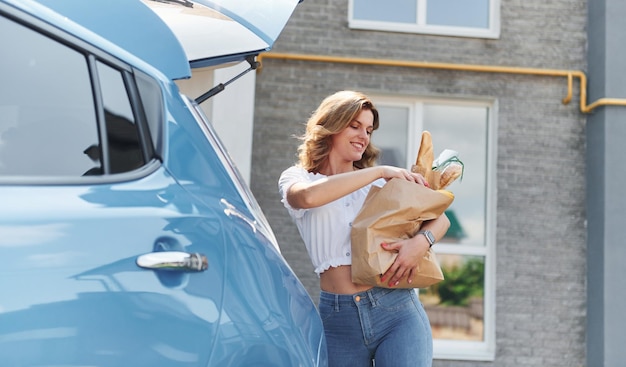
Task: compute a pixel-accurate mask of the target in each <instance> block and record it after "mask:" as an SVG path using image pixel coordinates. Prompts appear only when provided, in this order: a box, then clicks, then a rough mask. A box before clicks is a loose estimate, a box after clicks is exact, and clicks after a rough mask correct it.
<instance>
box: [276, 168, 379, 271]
mask: <svg viewBox="0 0 626 367" xmlns="http://www.w3.org/2000/svg"><path fill="white" fill-rule="evenodd" d="M326 177H327V176H326V175H323V174H320V173H311V172H308V171H307V170H305V169H304V168H302V167H300V166H292V167H290V168H288V169H286V170H285V171H284V172H283V173H282V174H281V176H280V179H279V180H278V188H279V192H280V195H281V197H282V202H283V204H284V205H285V208H287V210H288V211H289V215H290V216H291V218H292V219H293V220H294V222H295V223H296V226H297V227H298V231H299V232H300V236H301V237H302V240H303V241H304V244H305V246H306V249H307V251H308V253H309V256H310V258H311V262H312V263H313V266H314V267H315V272H316V273H317V274H321V273H323V272H324V271H325V270H327V269H328V268H330V267H336V266H341V265H351V264H352V255H351V245H350V230H351V226H352V221H353V220H354V218H356V216H357V214H358V213H359V210H361V207H362V206H363V202H364V201H365V198H366V197H367V194H368V192H369V190H370V188H371V186H372V185H374V184H375V185H377V186H382V185H384V183H385V180H383V179H380V180H377V181H374V182H373V183H371V184H369V185H366V186H364V187H362V188H360V189H358V190H356V191H354V192H352V193H350V194H348V195H346V196H344V197H342V198H339V199H337V200H335V201H333V202H330V203H328V204H326V205H322V206H319V207H316V208H310V209H295V208H292V207H291V206H290V205H289V203H288V202H287V191H288V190H289V188H290V187H291V185H293V184H295V183H297V182H305V183H310V182H314V181H316V180H320V179H323V178H326Z"/></svg>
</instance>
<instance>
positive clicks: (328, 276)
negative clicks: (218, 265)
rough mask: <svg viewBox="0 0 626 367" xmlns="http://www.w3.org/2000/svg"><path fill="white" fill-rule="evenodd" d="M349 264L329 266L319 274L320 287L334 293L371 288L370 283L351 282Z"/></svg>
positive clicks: (351, 292) (352, 292)
mask: <svg viewBox="0 0 626 367" xmlns="http://www.w3.org/2000/svg"><path fill="white" fill-rule="evenodd" d="M351 268H352V267H351V266H350V265H343V266H338V267H331V268H329V269H328V270H325V271H324V272H323V273H322V274H320V288H321V289H322V290H323V291H324V292H329V293H335V294H354V293H359V292H364V291H366V290H368V289H371V288H373V287H372V286H371V285H364V284H356V283H352V273H351Z"/></svg>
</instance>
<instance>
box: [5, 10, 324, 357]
mask: <svg viewBox="0 0 626 367" xmlns="http://www.w3.org/2000/svg"><path fill="white" fill-rule="evenodd" d="M297 3H298V0H271V1H270V0H268V1H259V2H255V1H249V0H221V1H220V0H214V1H209V0H197V1H196V0H194V1H193V2H191V1H187V0H170V1H168V0H160V1H154V0H143V1H140V0H89V1H85V0H40V1H32V0H0V50H1V56H0V259H2V267H0V365H2V366H7V367H11V366H115V367H119V366H152V367H154V366H220V367H221V366H290V367H291V366H325V365H326V345H325V340H324V337H323V330H322V323H321V320H320V318H319V314H318V313H317V310H316V308H315V305H314V303H313V302H312V300H311V298H310V297H309V295H308V294H307V292H306V290H305V288H304V287H303V286H302V284H301V283H300V281H299V280H298V279H297V278H296V276H295V275H294V273H293V271H292V270H291V269H290V267H289V266H288V264H287V263H286V262H285V260H284V258H283V257H282V255H281V253H280V249H279V247H278V244H277V243H276V239H275V237H274V235H273V233H272V230H271V228H270V226H269V225H268V223H267V220H266V219H265V217H264V216H263V213H262V211H261V209H260V208H259V206H258V204H257V202H256V200H255V199H254V197H253V195H252V194H251V192H250V191H249V188H248V187H247V185H246V183H245V182H244V180H242V179H241V175H240V174H239V172H238V170H237V168H236V167H235V165H234V164H233V162H232V160H231V158H230V157H229V155H228V153H227V151H226V150H225V148H224V146H223V145H222V143H221V142H220V139H219V137H218V136H217V135H216V132H215V130H214V128H213V127H212V126H211V123H210V122H209V121H207V118H206V117H205V115H204V114H203V112H202V110H201V109H200V108H199V103H201V102H202V101H204V100H206V99H207V98H210V97H211V96H212V95H214V94H215V93H217V92H219V91H220V90H221V89H223V88H224V84H222V85H219V86H218V87H217V88H216V89H213V90H208V91H206V93H203V94H202V95H201V96H200V97H197V98H195V99H191V98H189V97H187V96H185V95H183V94H181V92H180V90H179V88H178V87H177V84H175V81H176V80H179V79H185V78H190V77H191V69H192V68H194V67H203V66H207V65H222V64H229V63H240V62H246V61H247V62H248V63H249V65H250V68H249V69H250V70H253V69H254V68H255V67H256V66H257V65H256V61H255V56H256V55H258V54H259V53H260V52H263V51H267V50H268V49H270V48H271V47H272V45H273V42H274V41H275V40H276V37H278V35H279V34H280V31H281V30H282V28H283V27H284V25H285V24H286V22H287V20H288V19H289V17H290V16H291V14H292V12H293V11H294V10H295V9H296V7H297ZM198 35H201V36H202V37H204V38H202V42H199V39H198V37H197V36H198ZM233 82H234V81H233Z"/></svg>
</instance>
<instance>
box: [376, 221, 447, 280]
mask: <svg viewBox="0 0 626 367" xmlns="http://www.w3.org/2000/svg"><path fill="white" fill-rule="evenodd" d="M448 228H450V220H449V219H448V217H447V216H446V215H445V214H442V215H440V216H439V217H438V218H436V219H433V220H429V221H427V222H424V223H423V224H422V227H421V228H420V229H421V230H429V231H431V232H432V233H433V235H434V236H435V239H436V240H437V241H439V240H441V239H442V238H443V236H445V234H446V232H447V231H448ZM382 246H383V248H384V249H385V250H388V251H395V252H397V253H398V257H397V258H396V261H394V263H393V264H392V265H391V266H390V267H389V269H388V270H387V271H386V272H385V274H383V276H382V277H381V281H383V282H384V281H386V280H387V279H388V283H387V284H388V285H389V286H390V287H393V286H396V285H398V284H399V283H400V280H401V279H403V278H404V277H407V282H408V283H411V282H412V281H413V277H414V276H415V274H414V272H413V270H414V269H415V268H416V267H417V264H419V262H420V260H421V259H422V258H423V257H424V255H425V254H426V251H428V249H429V247H430V244H429V243H428V240H426V237H425V236H423V235H421V234H420V235H416V236H413V237H412V238H409V239H406V240H402V241H398V242H395V243H392V244H382Z"/></svg>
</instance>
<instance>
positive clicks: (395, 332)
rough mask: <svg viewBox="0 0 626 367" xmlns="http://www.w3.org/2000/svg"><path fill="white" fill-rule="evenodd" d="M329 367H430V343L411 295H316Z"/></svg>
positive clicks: (423, 318)
mask: <svg viewBox="0 0 626 367" xmlns="http://www.w3.org/2000/svg"><path fill="white" fill-rule="evenodd" d="M319 311H320V315H321V316H322V320H323V322H324V333H325V334H326V344H327V345H328V359H329V360H328V365H329V367H338V366H349V367H366V366H367V367H371V366H374V364H373V361H375V363H376V364H375V366H376V367H408V366H411V367H430V366H432V359H433V339H432V332H431V329H430V322H429V321H428V316H427V315H426V312H425V311H424V307H423V306H422V303H421V302H420V301H419V298H418V296H417V293H416V290H414V289H387V288H372V289H370V290H368V291H366V292H362V293H356V294H352V295H342V294H333V293H328V292H324V291H322V292H321V293H320V303H319Z"/></svg>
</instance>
